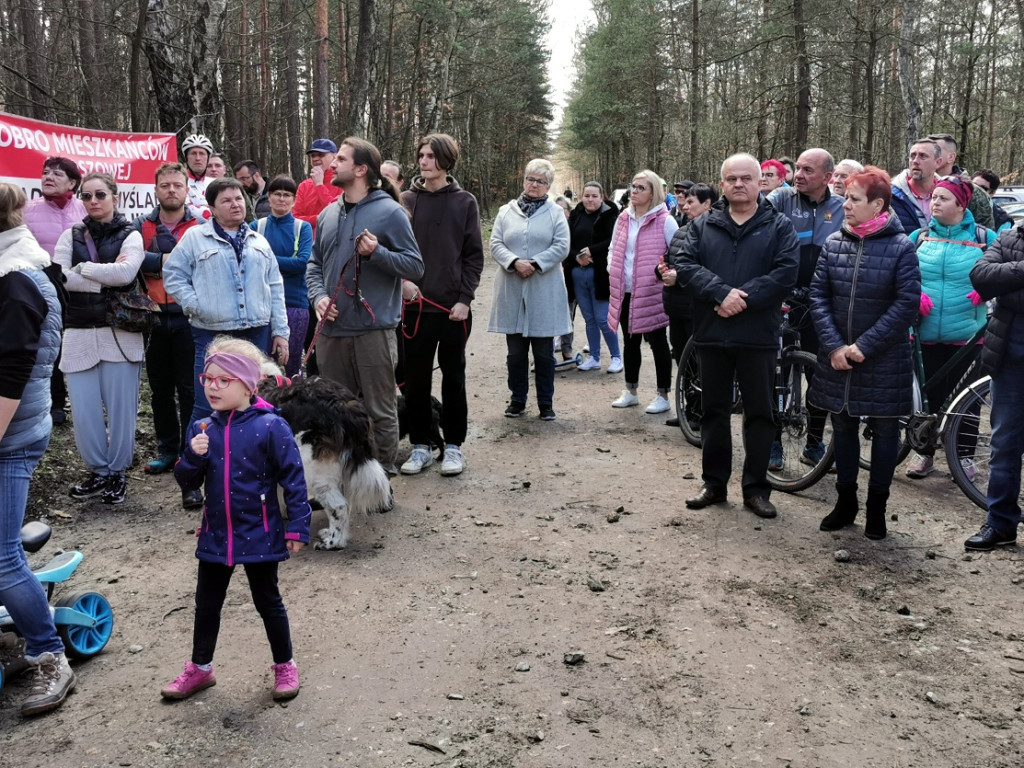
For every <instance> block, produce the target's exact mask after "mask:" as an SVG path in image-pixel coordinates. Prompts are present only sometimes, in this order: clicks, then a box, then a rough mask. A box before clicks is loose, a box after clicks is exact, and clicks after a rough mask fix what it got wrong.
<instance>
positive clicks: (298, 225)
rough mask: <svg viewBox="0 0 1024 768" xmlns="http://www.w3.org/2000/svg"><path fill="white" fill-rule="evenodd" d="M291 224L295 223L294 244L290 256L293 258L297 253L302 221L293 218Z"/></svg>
mask: <svg viewBox="0 0 1024 768" xmlns="http://www.w3.org/2000/svg"><path fill="white" fill-rule="evenodd" d="M292 224H294V225H295V245H294V247H293V248H292V258H293V259H294V258H295V257H296V256H298V255H299V235H300V234H302V222H301V221H299V220H298V219H295V220H294V221H292Z"/></svg>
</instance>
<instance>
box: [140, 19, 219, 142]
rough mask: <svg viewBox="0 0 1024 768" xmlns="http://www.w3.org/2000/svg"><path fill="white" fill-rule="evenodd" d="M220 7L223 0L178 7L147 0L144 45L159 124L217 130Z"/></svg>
mask: <svg viewBox="0 0 1024 768" xmlns="http://www.w3.org/2000/svg"><path fill="white" fill-rule="evenodd" d="M226 13H227V0H195V2H194V3H193V4H192V5H189V6H188V7H187V8H186V9H184V10H183V9H181V8H179V7H173V8H169V7H168V0H149V13H148V15H147V16H146V46H145V48H146V58H147V59H148V60H149V70H150V73H151V74H152V76H153V94H154V99H155V101H156V106H157V113H158V115H159V117H160V129H161V130H163V131H166V132H168V133H177V132H178V131H183V130H185V129H186V128H188V129H189V130H190V131H201V132H203V133H206V134H212V135H213V136H217V135H218V130H217V127H218V124H219V120H218V118H219V116H220V113H221V108H222V106H223V105H222V104H220V103H219V101H220V100H219V98H218V92H217V70H218V68H219V65H220V54H219V50H220V49H219V41H220V39H221V37H222V33H223V30H224V17H225V14H226Z"/></svg>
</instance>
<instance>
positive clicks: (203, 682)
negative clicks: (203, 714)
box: [160, 661, 217, 699]
mask: <svg viewBox="0 0 1024 768" xmlns="http://www.w3.org/2000/svg"><path fill="white" fill-rule="evenodd" d="M216 684H217V678H216V677H214V676H213V668H212V667H211V668H210V669H208V670H205V669H200V668H199V667H197V666H196V665H195V664H193V663H192V662H191V661H186V662H185V671H184V672H182V673H181V674H180V675H178V676H177V677H176V678H174V681H173V682H172V683H169V684H168V685H167V686H166V687H165V688H164V689H163V690H162V691H160V695H161V696H163V697H164V698H165V699H187V698H188V697H189V696H191V695H192V694H193V693H197V692H198V691H201V690H203V689H204V688H209V687H210V686H211V685H216Z"/></svg>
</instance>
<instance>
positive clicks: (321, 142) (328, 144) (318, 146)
mask: <svg viewBox="0 0 1024 768" xmlns="http://www.w3.org/2000/svg"><path fill="white" fill-rule="evenodd" d="M313 152H323V153H324V154H327V153H328V152H329V153H331V154H332V155H336V154H338V145H337V144H335V143H334V142H333V141H331V140H330V139H314V140H313V146H311V147H310V148H309V149H307V150H306V154H307V155H308V154H311V153H313Z"/></svg>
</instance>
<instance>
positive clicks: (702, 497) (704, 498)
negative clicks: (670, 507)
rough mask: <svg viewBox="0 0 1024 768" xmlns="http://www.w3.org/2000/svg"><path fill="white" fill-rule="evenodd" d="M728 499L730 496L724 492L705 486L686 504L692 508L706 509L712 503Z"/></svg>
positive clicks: (719, 502)
mask: <svg viewBox="0 0 1024 768" xmlns="http://www.w3.org/2000/svg"><path fill="white" fill-rule="evenodd" d="M727 500H728V497H727V496H726V495H725V494H724V493H718V492H717V491H713V490H711V489H710V488H708V487H707V486H704V487H703V488H701V489H700V493H698V494H697V495H696V496H694V497H693V498H690V499H687V500H686V506H687V507H688V508H690V509H704V507H710V506H711V505H712V504H724V503H725V502H726V501H727Z"/></svg>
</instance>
